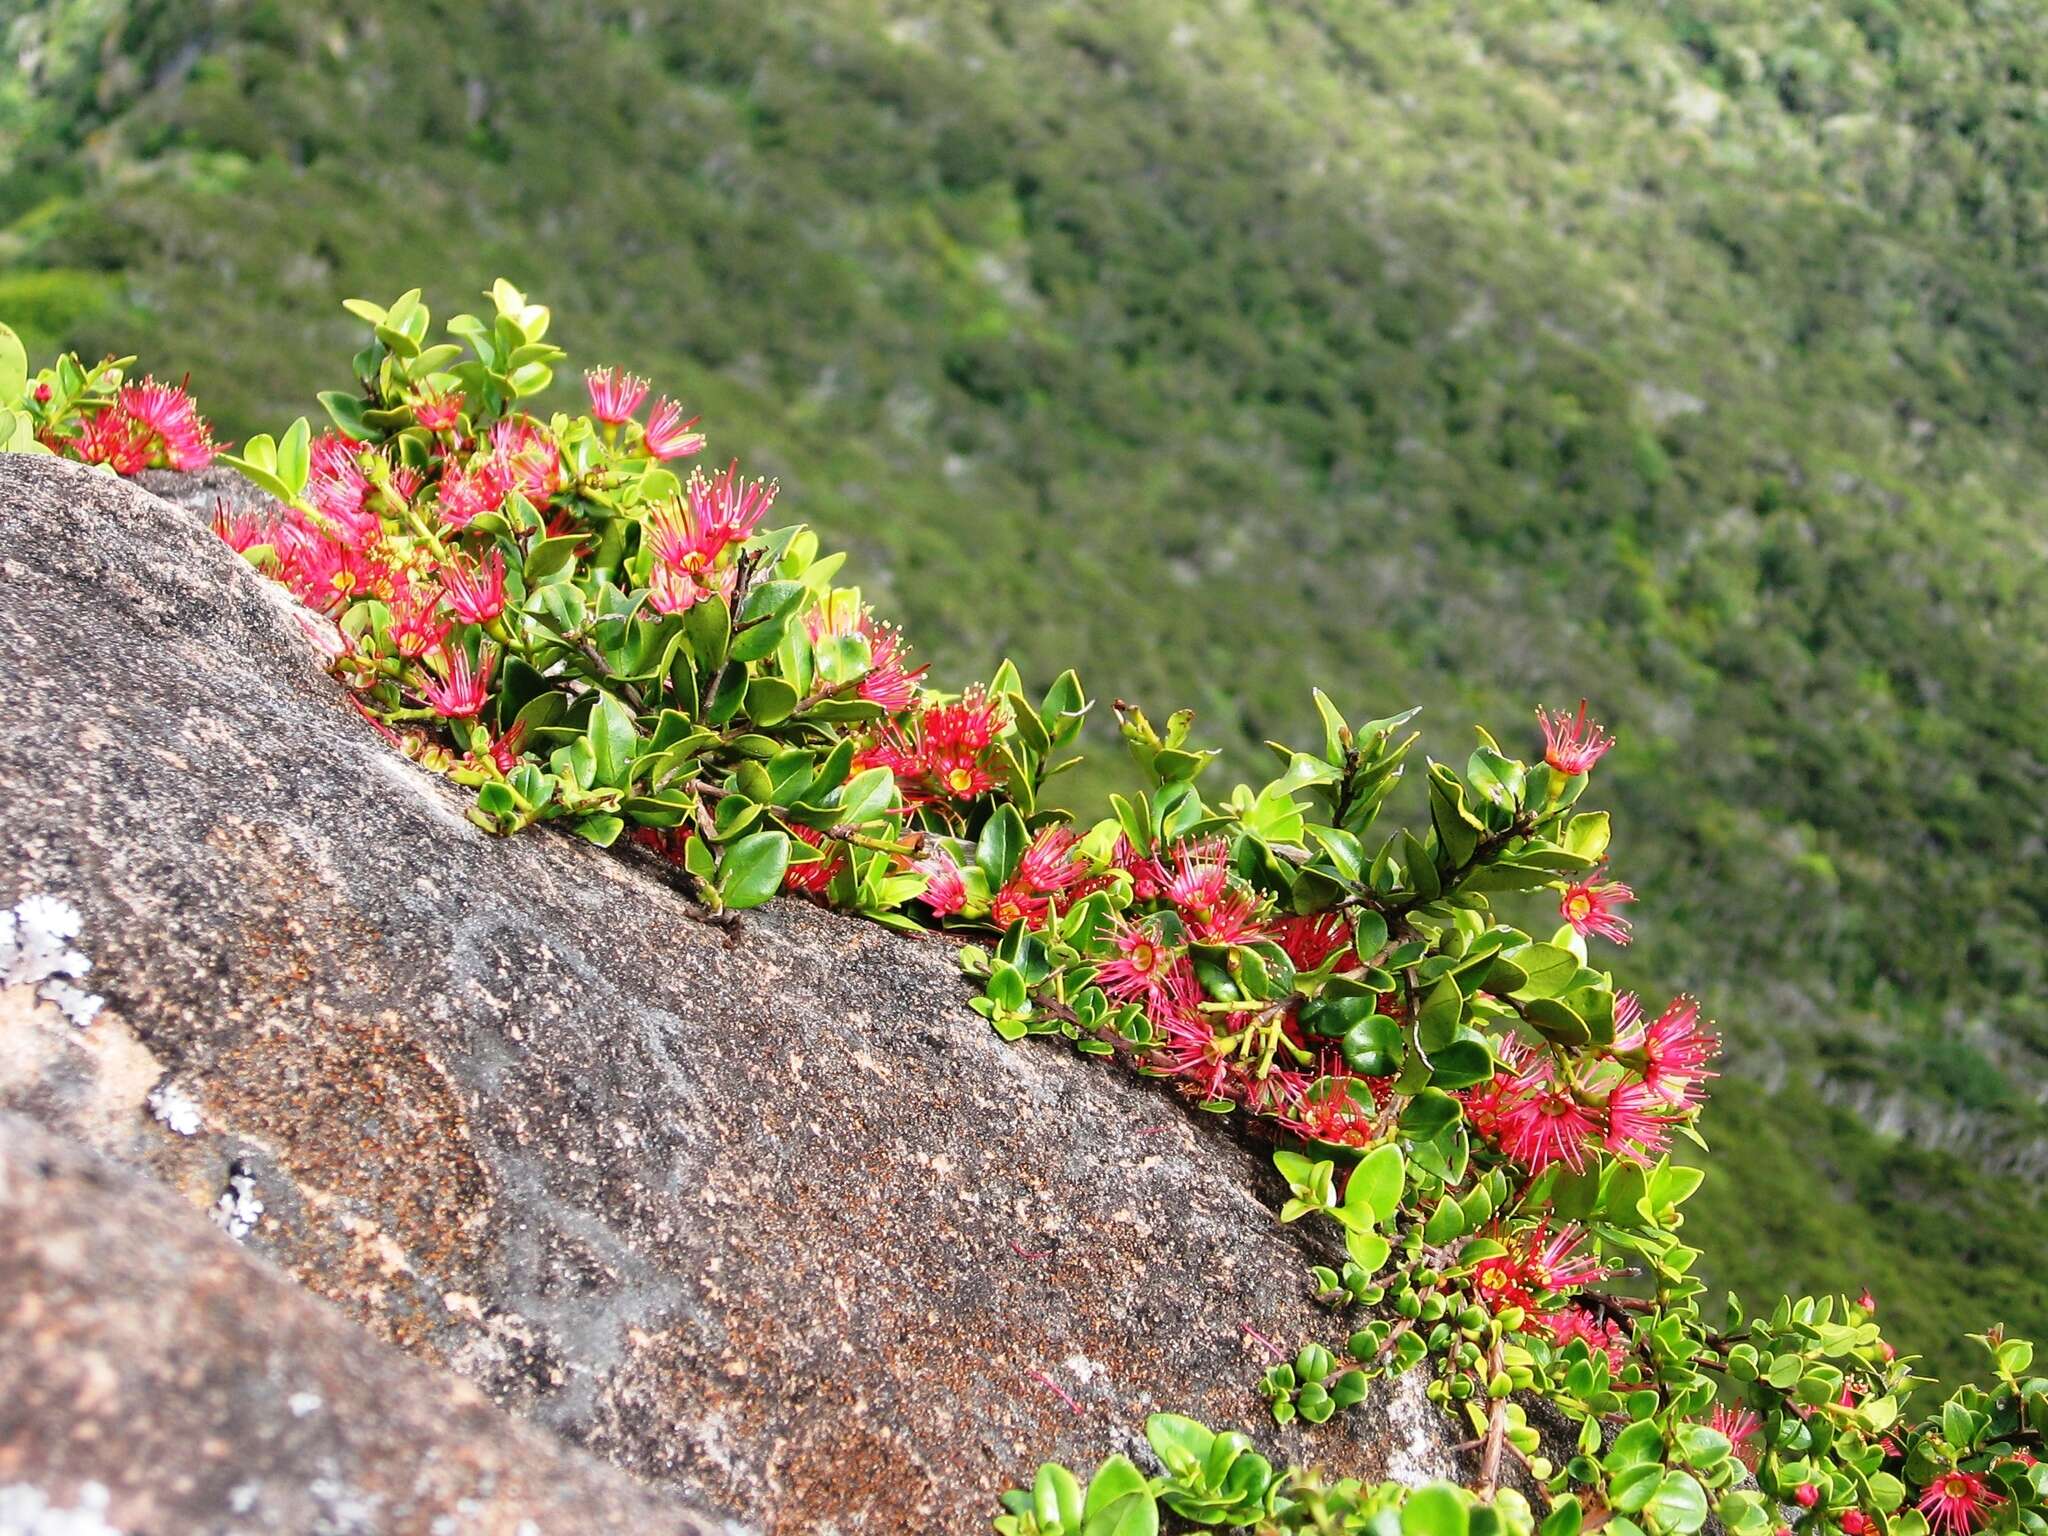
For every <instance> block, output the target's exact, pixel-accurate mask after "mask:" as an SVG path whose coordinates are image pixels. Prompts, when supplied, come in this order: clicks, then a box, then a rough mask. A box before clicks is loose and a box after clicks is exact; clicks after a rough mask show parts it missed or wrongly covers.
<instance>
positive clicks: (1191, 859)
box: [1163, 837, 1230, 917]
mask: <svg viewBox="0 0 2048 1536" xmlns="http://www.w3.org/2000/svg"><path fill="white" fill-rule="evenodd" d="M1229 884H1230V845H1229V844H1228V843H1226V842H1224V840H1223V839H1222V838H1220V837H1211V838H1206V839H1204V840H1203V841H1201V842H1183V843H1180V844H1178V845H1177V846H1176V847H1175V848H1174V850H1173V865H1172V868H1171V870H1170V871H1169V872H1168V874H1167V878H1166V888H1165V891H1164V893H1163V894H1164V895H1165V897H1166V899H1167V900H1168V901H1170V902H1172V903H1173V904H1174V905H1175V906H1176V907H1178V908H1180V912H1181V915H1182V916H1183V917H1193V916H1195V915H1197V914H1200V913H1204V912H1206V911H1208V909H1209V908H1211V907H1213V906H1215V905H1216V903H1217V902H1218V901H1219V900H1221V899H1222V896H1223V892H1224V890H1225V889H1226V888H1227V887H1228V885H1229Z"/></svg>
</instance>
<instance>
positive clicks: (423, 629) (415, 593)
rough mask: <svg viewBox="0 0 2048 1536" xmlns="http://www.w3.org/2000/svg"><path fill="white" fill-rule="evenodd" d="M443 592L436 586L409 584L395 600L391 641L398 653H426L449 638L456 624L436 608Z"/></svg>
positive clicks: (392, 607)
mask: <svg viewBox="0 0 2048 1536" xmlns="http://www.w3.org/2000/svg"><path fill="white" fill-rule="evenodd" d="M440 602H441V594H440V593H439V592H438V591H437V590H435V589H434V588H433V587H429V586H421V585H411V584H409V585H407V587H406V588H405V590H404V591H402V592H399V593H398V594H396V595H395V596H394V597H393V598H392V600H391V643H392V644H393V645H394V646H395V647H397V649H398V654H399V655H401V656H407V657H419V656H424V655H426V654H427V652H429V651H431V650H433V649H435V648H436V647H438V646H439V645H440V644H441V642H442V641H444V640H446V639H447V638H448V631H449V629H450V628H451V627H452V626H451V625H450V624H449V622H448V621H447V620H446V619H444V618H442V617H441V616H440V614H439V613H437V612H436V611H435V610H436V609H437V608H439V606H440Z"/></svg>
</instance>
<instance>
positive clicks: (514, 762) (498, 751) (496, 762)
mask: <svg viewBox="0 0 2048 1536" xmlns="http://www.w3.org/2000/svg"><path fill="white" fill-rule="evenodd" d="M525 750H526V722H525V721H524V720H517V721H514V722H513V725H512V729H511V730H509V731H507V732H506V733H505V734H504V735H502V736H500V737H499V738H498V739H497V740H496V741H494V742H492V743H491V764H492V766H493V767H495V768H496V769H497V770H498V772H500V773H510V772H511V771H512V770H513V769H514V768H517V767H518V766H519V759H520V757H521V755H522V754H523V753H524V752H525Z"/></svg>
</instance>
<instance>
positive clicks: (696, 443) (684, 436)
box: [646, 395, 704, 459]
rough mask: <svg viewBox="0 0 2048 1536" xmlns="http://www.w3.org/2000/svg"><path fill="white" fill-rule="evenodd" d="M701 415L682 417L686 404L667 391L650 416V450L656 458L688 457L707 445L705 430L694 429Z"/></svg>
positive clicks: (648, 449)
mask: <svg viewBox="0 0 2048 1536" xmlns="http://www.w3.org/2000/svg"><path fill="white" fill-rule="evenodd" d="M700 419H701V418H699V417H696V416H692V417H691V418H690V419H689V420H688V421H685V420H683V408H682V407H681V406H680V405H677V404H676V403H675V401H673V400H671V399H669V398H668V397H667V396H666V395H664V396H662V398H661V399H659V400H657V401H655V402H654V409H653V410H652V411H651V412H649V413H648V417H647V436H646V443H647V451H648V452H649V453H651V454H653V455H654V456H655V457H656V458H657V459H686V458H688V457H689V456H690V455H691V454H693V453H696V452H697V451H698V450H699V449H701V448H702V447H703V446H704V434H703V433H702V432H692V431H691V430H690V428H692V427H694V426H696V425H697V423H698V421H699V420H700Z"/></svg>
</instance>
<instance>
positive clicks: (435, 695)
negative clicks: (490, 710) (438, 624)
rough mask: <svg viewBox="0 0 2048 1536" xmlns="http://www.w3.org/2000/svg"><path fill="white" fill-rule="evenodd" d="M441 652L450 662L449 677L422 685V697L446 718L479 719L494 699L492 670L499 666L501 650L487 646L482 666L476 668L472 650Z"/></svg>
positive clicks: (437, 712)
mask: <svg viewBox="0 0 2048 1536" xmlns="http://www.w3.org/2000/svg"><path fill="white" fill-rule="evenodd" d="M441 655H442V658H443V660H445V661H446V662H447V665H448V676H447V678H446V680H442V679H438V678H435V679H431V680H429V681H428V682H426V683H424V684H422V685H421V687H420V696H421V697H422V698H424V699H425V700H426V701H427V703H428V705H429V706H430V707H431V708H432V709H433V711H434V713H435V714H437V715H439V716H441V718H442V719H444V720H473V719H475V718H476V717H477V716H478V715H479V714H481V713H482V712H483V707H484V705H485V704H487V703H489V702H490V696H491V669H492V668H493V667H494V666H496V665H497V662H498V654H497V652H495V651H493V650H491V649H489V648H488V647H487V648H486V649H485V650H484V653H483V665H482V666H480V667H472V666H471V665H470V662H469V653H468V652H467V651H464V650H461V649H457V650H455V651H454V652H452V653H451V652H448V651H443V652H442V653H441Z"/></svg>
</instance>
